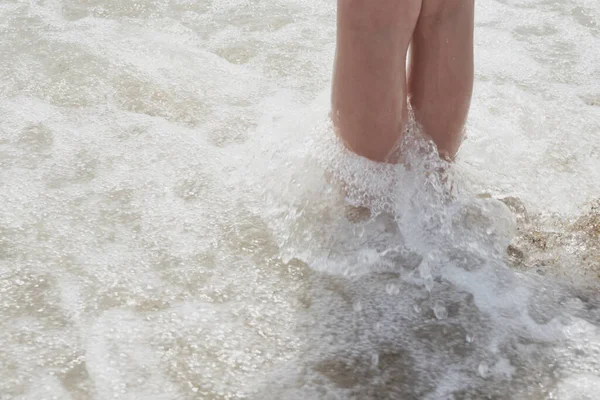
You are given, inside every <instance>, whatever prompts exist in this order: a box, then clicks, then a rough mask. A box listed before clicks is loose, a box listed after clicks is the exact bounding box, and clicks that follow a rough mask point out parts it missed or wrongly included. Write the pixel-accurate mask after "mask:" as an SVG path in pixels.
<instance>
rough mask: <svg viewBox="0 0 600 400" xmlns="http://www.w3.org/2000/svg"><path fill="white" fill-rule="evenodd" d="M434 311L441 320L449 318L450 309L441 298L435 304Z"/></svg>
mask: <svg viewBox="0 0 600 400" xmlns="http://www.w3.org/2000/svg"><path fill="white" fill-rule="evenodd" d="M433 313H434V314H435V317H436V318H437V319H439V320H442V319H446V318H448V310H447V309H446V306H445V305H444V303H443V302H442V301H440V300H438V301H436V302H435V304H434V305H433Z"/></svg>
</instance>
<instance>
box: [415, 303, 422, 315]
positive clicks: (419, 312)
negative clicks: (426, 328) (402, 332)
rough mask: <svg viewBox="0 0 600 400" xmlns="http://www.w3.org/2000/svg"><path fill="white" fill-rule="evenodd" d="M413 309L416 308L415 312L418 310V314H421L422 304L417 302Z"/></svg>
mask: <svg viewBox="0 0 600 400" xmlns="http://www.w3.org/2000/svg"><path fill="white" fill-rule="evenodd" d="M413 310H415V312H416V313H417V314H421V306H420V305H418V304H415V305H414V306H413Z"/></svg>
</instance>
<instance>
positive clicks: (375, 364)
mask: <svg viewBox="0 0 600 400" xmlns="http://www.w3.org/2000/svg"><path fill="white" fill-rule="evenodd" d="M371 365H372V366H373V368H377V367H378V366H379V354H377V353H375V354H373V355H372V356H371Z"/></svg>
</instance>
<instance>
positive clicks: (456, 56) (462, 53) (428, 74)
mask: <svg viewBox="0 0 600 400" xmlns="http://www.w3.org/2000/svg"><path fill="white" fill-rule="evenodd" d="M422 1H423V4H422V9H421V15H420V16H419V21H418V23H417V27H416V29H415V33H414V36H413V42H412V46H411V60H410V77H409V92H410V93H409V96H410V102H411V105H412V107H413V110H414V113H415V118H416V120H417V122H419V123H420V124H421V125H422V126H423V129H424V131H425V133H426V134H428V135H429V136H430V137H431V138H432V139H433V141H434V142H435V143H436V145H437V146H438V149H439V152H440V155H442V156H443V157H446V158H450V159H452V158H454V156H455V155H456V152H457V151H458V148H459V146H460V143H461V140H462V136H463V129H464V124H465V121H466V119H467V114H468V112H469V106H470V103H471V94H472V91H473V18H474V0H422Z"/></svg>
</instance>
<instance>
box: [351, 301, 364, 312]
mask: <svg viewBox="0 0 600 400" xmlns="http://www.w3.org/2000/svg"><path fill="white" fill-rule="evenodd" d="M353 308H354V311H355V312H361V311H362V304H361V303H360V301H357V302H356V303H354V306H353Z"/></svg>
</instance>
